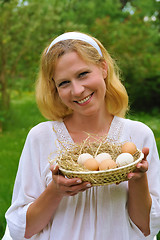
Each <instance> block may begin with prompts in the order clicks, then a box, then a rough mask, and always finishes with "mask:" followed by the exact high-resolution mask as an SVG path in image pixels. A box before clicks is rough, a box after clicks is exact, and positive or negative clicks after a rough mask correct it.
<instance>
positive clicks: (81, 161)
mask: <svg viewBox="0 0 160 240" xmlns="http://www.w3.org/2000/svg"><path fill="white" fill-rule="evenodd" d="M89 158H93V156H92V155H91V154H89V153H82V154H80V155H79V157H78V160H77V162H78V164H80V165H83V164H84V162H85V161H86V160H87V159H89Z"/></svg>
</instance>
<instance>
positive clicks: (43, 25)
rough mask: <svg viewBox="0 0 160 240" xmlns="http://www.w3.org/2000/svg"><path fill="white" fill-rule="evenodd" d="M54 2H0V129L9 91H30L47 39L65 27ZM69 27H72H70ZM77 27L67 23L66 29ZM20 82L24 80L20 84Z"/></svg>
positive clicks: (60, 8)
mask: <svg viewBox="0 0 160 240" xmlns="http://www.w3.org/2000/svg"><path fill="white" fill-rule="evenodd" d="M57 3H58V1H57V0H54V1H52V4H50V1H49V0H46V1H44V2H41V3H40V4H39V2H37V1H36V0H33V1H18V0H12V1H1V2H0V22H1V24H0V129H2V122H4V121H5V115H6V112H7V110H8V109H9V103H10V90H11V89H13V88H22V87H23V88H29V87H30V88H31V87H32V86H33V83H34V80H35V75H36V71H37V67H38V64H37V62H39V58H40V54H41V52H42V49H44V47H45V45H46V43H47V42H48V43H49V41H51V38H53V37H54V36H56V35H57V34H59V33H61V31H63V29H64V28H66V29H67V26H66V25H65V23H64V22H62V20H61V15H62V14H61V13H62V12H63V9H64V7H65V6H63V2H61V3H60V4H59V3H58V4H57ZM72 25H73V26H72ZM72 27H77V26H76V24H71V23H70V24H69V28H70V29H71V28H72ZM21 79H24V81H21Z"/></svg>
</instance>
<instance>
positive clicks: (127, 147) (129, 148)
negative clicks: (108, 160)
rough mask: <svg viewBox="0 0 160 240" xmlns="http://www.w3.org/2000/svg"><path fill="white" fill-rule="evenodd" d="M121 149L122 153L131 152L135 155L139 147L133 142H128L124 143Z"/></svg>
mask: <svg viewBox="0 0 160 240" xmlns="http://www.w3.org/2000/svg"><path fill="white" fill-rule="evenodd" d="M121 151H122V153H130V154H132V155H133V154H134V153H135V152H136V151H137V147H136V145H135V144H134V143H133V142H126V143H124V144H123V145H122V148H121Z"/></svg>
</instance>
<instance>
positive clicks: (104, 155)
mask: <svg viewBox="0 0 160 240" xmlns="http://www.w3.org/2000/svg"><path fill="white" fill-rule="evenodd" d="M95 159H96V160H97V162H98V163H101V162H102V161H103V160H106V159H110V160H112V157H111V155H110V154H109V153H100V154H98V155H97V156H96V157H95Z"/></svg>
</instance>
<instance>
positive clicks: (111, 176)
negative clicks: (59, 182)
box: [59, 151, 144, 186]
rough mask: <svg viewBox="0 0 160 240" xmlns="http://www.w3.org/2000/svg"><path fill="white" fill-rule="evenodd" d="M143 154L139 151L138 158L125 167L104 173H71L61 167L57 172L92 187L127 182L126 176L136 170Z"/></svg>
mask: <svg viewBox="0 0 160 240" xmlns="http://www.w3.org/2000/svg"><path fill="white" fill-rule="evenodd" d="M143 157H144V154H143V153H142V152H141V151H140V156H139V158H138V159H137V160H136V161H134V162H133V163H130V164H128V165H126V166H122V167H117V168H114V169H109V170H104V171H87V172H81V171H71V170H66V169H64V168H62V167H60V168H59V170H60V171H61V172H62V174H63V175H64V176H66V177H67V178H75V177H77V178H81V179H82V181H87V182H90V183H91V184H92V186H98V185H107V184H112V183H118V182H123V181H126V180H128V178H127V174H128V173H130V172H133V171H134V170H135V169H136V165H137V163H138V162H141V161H142V159H143Z"/></svg>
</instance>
